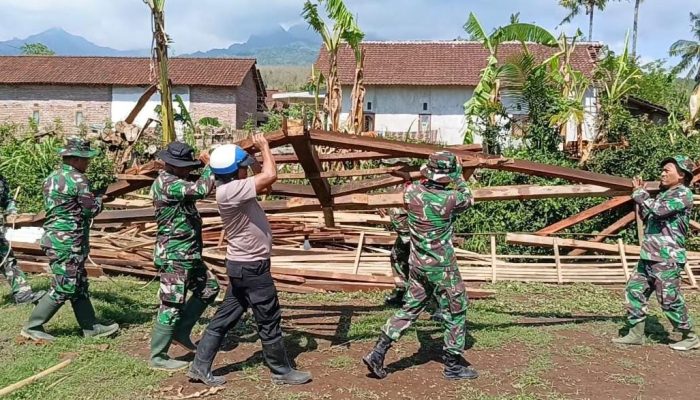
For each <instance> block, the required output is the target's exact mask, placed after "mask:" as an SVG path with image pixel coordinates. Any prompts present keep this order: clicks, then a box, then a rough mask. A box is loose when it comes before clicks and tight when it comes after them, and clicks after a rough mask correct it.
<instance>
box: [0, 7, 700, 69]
mask: <svg viewBox="0 0 700 400" xmlns="http://www.w3.org/2000/svg"><path fill="white" fill-rule="evenodd" d="M691 3H693V2H692V1H690V0H664V1H657V0H646V1H644V2H643V3H642V5H641V9H640V22H639V24H640V32H639V40H638V42H639V45H638V48H639V53H640V54H641V55H642V56H644V57H645V59H656V58H665V57H666V56H667V52H668V47H669V46H670V45H671V43H673V42H674V41H675V40H677V39H680V38H690V32H689V24H688V22H687V21H688V12H689V11H691V10H692V9H693V8H692V5H691ZM346 4H347V5H348V7H349V8H350V9H351V10H352V12H353V13H354V14H356V15H357V17H358V20H359V22H360V25H361V26H362V28H363V29H364V30H365V31H366V32H370V33H372V34H374V35H375V36H379V37H381V38H384V39H394V40H408V39H454V38H456V37H457V36H460V35H461V36H465V33H464V31H463V30H462V25H463V24H464V22H465V21H466V19H467V16H468V14H469V12H470V11H473V12H475V13H476V14H477V16H478V17H479V19H480V20H481V22H482V23H483V24H484V25H485V27H486V29H488V30H490V29H492V28H493V27H494V26H498V25H501V24H505V23H507V22H508V21H509V17H510V15H511V14H514V13H517V12H520V20H521V21H522V22H535V23H537V24H539V25H542V26H544V27H546V28H548V29H550V30H556V31H557V32H559V31H562V30H563V31H565V32H567V33H569V34H571V33H573V32H574V31H575V30H576V29H577V28H580V29H581V30H582V31H583V32H584V33H587V31H588V18H587V16H585V15H581V16H579V17H577V18H575V19H574V21H572V23H571V24H567V25H565V26H561V27H558V24H559V23H560V21H561V19H562V18H563V17H564V16H565V15H566V10H564V9H563V8H561V7H560V6H558V5H557V2H556V1H555V0H470V1H460V0H382V1H377V0H346ZM302 6H303V0H264V1H263V0H235V1H233V0H197V1H192V0H166V31H167V32H168V33H169V34H170V36H171V37H172V39H173V40H174V44H173V52H174V53H175V54H182V53H188V52H193V51H196V50H206V49H210V48H214V47H227V46H229V45H230V44H231V43H234V42H242V41H245V40H246V39H247V38H248V37H249V36H250V35H251V34H256V33H261V32H265V31H270V30H272V29H276V28H277V27H278V26H280V25H283V26H287V27H288V26H290V25H293V24H294V23H300V22H302V20H301V17H300V13H301V9H302ZM695 8H696V9H697V6H696V7H695ZM633 11H634V1H623V2H614V3H610V4H609V5H608V7H607V8H606V10H605V11H603V12H596V14H595V15H594V17H595V18H594V39H596V40H600V41H602V42H606V43H611V44H615V46H613V47H614V48H619V47H620V46H619V43H623V42H624V38H625V34H626V32H627V31H628V30H631V28H632V18H633ZM696 11H698V10H696ZM56 26H58V27H61V28H64V29H66V30H67V31H69V32H71V33H74V34H78V35H81V36H84V37H85V38H87V39H88V40H90V41H93V42H95V43H97V44H99V45H102V46H109V47H113V48H117V49H142V48H147V47H149V46H150V42H151V39H150V36H151V33H150V15H149V11H148V7H147V6H146V5H145V4H143V2H142V1H141V0H51V1H46V0H3V13H2V14H1V15H0V39H2V40H6V39H10V38H12V37H26V36H28V35H31V34H33V33H38V32H40V31H43V30H46V29H48V28H51V27H56Z"/></svg>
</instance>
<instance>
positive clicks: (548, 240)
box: [506, 233, 640, 255]
mask: <svg viewBox="0 0 700 400" xmlns="http://www.w3.org/2000/svg"><path fill="white" fill-rule="evenodd" d="M555 240H556V241H557V244H558V245H559V247H573V248H580V249H586V250H593V251H599V252H603V253H611V254H615V253H619V251H620V248H619V246H618V245H617V244H608V243H598V242H591V241H587V240H576V239H566V238H554V237H546V236H538V235H529V234H524V233H507V234H506V242H507V243H508V244H516V245H521V246H537V247H554V241H555ZM624 249H625V253H627V254H635V255H639V250H640V247H639V246H632V245H625V247H624Z"/></svg>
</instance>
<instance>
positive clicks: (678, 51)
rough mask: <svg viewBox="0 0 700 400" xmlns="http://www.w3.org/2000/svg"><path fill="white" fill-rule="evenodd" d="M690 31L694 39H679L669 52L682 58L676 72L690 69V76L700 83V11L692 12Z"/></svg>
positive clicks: (672, 55)
mask: <svg viewBox="0 0 700 400" xmlns="http://www.w3.org/2000/svg"><path fill="white" fill-rule="evenodd" d="M690 31H691V32H692V34H693V36H694V38H693V40H683V39H681V40H677V41H676V42H675V43H673V44H672V45H671V48H670V49H669V50H668V54H669V55H670V56H671V57H680V58H681V61H680V62H679V63H678V65H677V66H676V68H674V72H676V73H679V72H683V71H688V78H691V77H692V78H693V80H694V81H695V83H700V13H697V14H695V13H692V12H691V13H690Z"/></svg>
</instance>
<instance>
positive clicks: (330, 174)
mask: <svg viewBox="0 0 700 400" xmlns="http://www.w3.org/2000/svg"><path fill="white" fill-rule="evenodd" d="M400 168H401V167H382V168H369V169H350V170H343V171H323V172H321V177H322V178H338V177H351V176H368V175H384V174H388V173H390V172H394V171H396V170H398V169H400ZM277 178H279V179H306V174H304V173H291V174H277Z"/></svg>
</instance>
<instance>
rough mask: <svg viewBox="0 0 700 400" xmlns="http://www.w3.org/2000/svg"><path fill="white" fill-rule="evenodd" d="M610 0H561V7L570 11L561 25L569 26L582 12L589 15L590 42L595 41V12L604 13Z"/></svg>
mask: <svg viewBox="0 0 700 400" xmlns="http://www.w3.org/2000/svg"><path fill="white" fill-rule="evenodd" d="M608 1H610V0H559V5H560V6H562V7H564V8H566V9H567V10H569V15H567V16H566V17H564V19H563V20H562V21H561V23H560V24H559V25H562V24H568V23H569V22H571V21H572V20H573V19H574V18H575V17H576V16H578V15H579V14H581V12H582V11H584V12H585V13H586V15H588V40H593V12H594V11H595V10H596V9H598V10H599V11H603V10H604V9H605V6H606V5H607V3H608Z"/></svg>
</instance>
